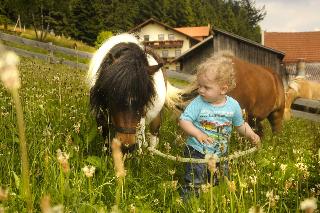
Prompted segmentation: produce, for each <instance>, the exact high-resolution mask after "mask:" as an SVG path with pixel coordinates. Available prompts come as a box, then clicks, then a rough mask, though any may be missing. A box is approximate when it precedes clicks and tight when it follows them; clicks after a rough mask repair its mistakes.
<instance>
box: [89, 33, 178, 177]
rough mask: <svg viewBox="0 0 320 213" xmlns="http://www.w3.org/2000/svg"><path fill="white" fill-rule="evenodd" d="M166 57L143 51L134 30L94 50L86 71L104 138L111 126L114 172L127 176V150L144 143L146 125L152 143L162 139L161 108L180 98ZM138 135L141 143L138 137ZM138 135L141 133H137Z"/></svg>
mask: <svg viewBox="0 0 320 213" xmlns="http://www.w3.org/2000/svg"><path fill="white" fill-rule="evenodd" d="M162 66H163V63H162V60H161V59H160V58H159V57H157V56H156V54H154V53H153V52H152V51H150V50H145V48H144V47H143V46H141V45H140V43H139V41H138V40H137V38H136V37H135V36H134V35H130V34H120V35H117V36H113V37H111V38H110V39H108V40H107V41H106V42H105V43H104V44H103V45H102V46H101V47H100V48H99V49H98V50H97V52H96V53H95V54H94V56H93V58H92V60H91V63H90V68H89V71H88V81H89V85H90V104H91V108H92V111H93V113H94V115H95V117H96V121H97V123H98V126H101V127H102V130H103V135H104V136H105V137H106V136H107V135H108V133H109V132H110V129H113V130H114V132H115V135H114V137H113V138H112V140H111V150H112V156H113V159H114V163H115V170H116V175H117V176H118V177H124V175H125V173H124V166H123V154H122V152H123V151H132V150H133V148H134V147H135V144H137V143H138V144H146V143H145V136H144V135H145V125H146V124H148V125H149V129H150V133H151V136H150V144H149V145H150V146H152V147H155V146H156V145H157V143H158V141H159V138H158V134H159V128H160V121H161V118H160V112H161V110H162V108H163V106H164V104H165V102H166V103H167V104H168V105H171V103H173V102H174V101H172V100H173V99H174V98H178V91H179V90H177V89H176V88H174V87H172V86H171V85H170V84H168V82H167V81H166V80H165V76H164V73H163V71H162V69H161V67H162ZM136 136H142V137H140V142H137V141H136V138H137V137H136ZM138 138H139V137H138Z"/></svg>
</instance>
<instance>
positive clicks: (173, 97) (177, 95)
mask: <svg viewBox="0 0 320 213" xmlns="http://www.w3.org/2000/svg"><path fill="white" fill-rule="evenodd" d="M166 84H167V94H166V101H165V107H166V108H168V109H170V110H171V111H173V112H174V114H177V115H178V114H180V113H181V112H182V111H183V110H184V108H185V107H186V106H187V104H188V103H189V101H190V100H191V99H193V98H194V97H195V95H194V91H195V89H196V85H195V84H194V83H191V85H189V86H186V87H184V88H178V87H175V86H173V85H172V84H171V83H170V82H169V81H167V82H166Z"/></svg>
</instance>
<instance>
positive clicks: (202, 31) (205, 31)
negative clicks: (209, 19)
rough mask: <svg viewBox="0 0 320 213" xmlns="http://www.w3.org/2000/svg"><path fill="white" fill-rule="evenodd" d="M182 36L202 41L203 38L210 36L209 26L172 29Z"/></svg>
mask: <svg viewBox="0 0 320 213" xmlns="http://www.w3.org/2000/svg"><path fill="white" fill-rule="evenodd" d="M174 29H176V30H178V31H180V32H182V33H184V34H187V35H190V36H191V37H193V38H195V39H197V40H199V41H202V40H204V38H206V37H208V36H209V35H210V26H200V27H178V28H174Z"/></svg>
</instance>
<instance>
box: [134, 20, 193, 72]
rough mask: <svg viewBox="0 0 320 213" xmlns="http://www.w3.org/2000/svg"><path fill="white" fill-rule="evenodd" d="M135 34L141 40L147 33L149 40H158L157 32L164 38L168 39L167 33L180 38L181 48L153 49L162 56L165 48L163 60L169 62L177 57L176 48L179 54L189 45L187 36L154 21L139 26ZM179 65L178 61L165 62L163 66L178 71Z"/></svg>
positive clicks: (175, 38) (177, 38)
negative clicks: (165, 52) (165, 54)
mask: <svg viewBox="0 0 320 213" xmlns="http://www.w3.org/2000/svg"><path fill="white" fill-rule="evenodd" d="M135 34H137V35H138V36H139V37H140V39H141V41H143V39H144V36H145V35H149V41H159V38H158V35H159V34H163V35H164V40H169V38H168V36H169V34H173V35H174V39H173V40H182V41H183V45H182V47H181V48H163V49H162V48H161V49H160V48H159V49H154V51H155V52H156V53H157V54H158V55H159V56H160V57H162V58H163V57H164V56H163V50H167V51H168V55H167V56H166V57H165V58H166V60H165V61H167V62H170V61H171V60H173V59H174V58H175V57H177V55H176V50H180V51H181V54H183V53H184V52H185V51H186V50H188V49H189V48H190V47H191V43H190V40H189V38H188V37H187V36H185V35H183V34H180V33H177V32H175V31H173V30H171V29H168V28H165V27H164V26H162V25H159V24H156V23H150V24H147V25H145V26H143V27H141V28H140V30H139V31H137V32H135ZM179 65H180V64H179V63H166V65H165V68H166V69H167V70H173V71H179V70H177V69H180V68H179V67H180V66H179Z"/></svg>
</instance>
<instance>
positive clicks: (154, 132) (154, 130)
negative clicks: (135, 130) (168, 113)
mask: <svg viewBox="0 0 320 213" xmlns="http://www.w3.org/2000/svg"><path fill="white" fill-rule="evenodd" d="M160 124H161V115H160V113H159V114H158V115H157V116H156V117H155V118H154V119H153V120H152V121H151V122H150V133H151V135H150V142H149V147H151V148H154V149H156V148H157V146H158V144H159V130H160Z"/></svg>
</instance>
